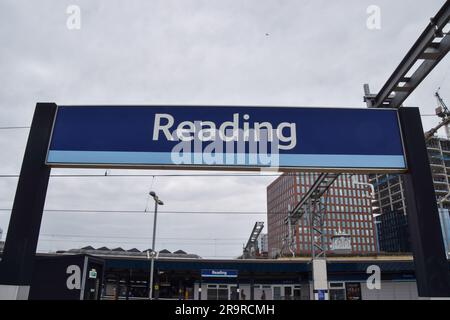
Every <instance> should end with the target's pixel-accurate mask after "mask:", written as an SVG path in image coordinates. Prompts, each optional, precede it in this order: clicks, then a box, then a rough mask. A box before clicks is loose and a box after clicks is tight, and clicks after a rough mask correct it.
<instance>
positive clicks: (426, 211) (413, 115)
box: [398, 108, 450, 297]
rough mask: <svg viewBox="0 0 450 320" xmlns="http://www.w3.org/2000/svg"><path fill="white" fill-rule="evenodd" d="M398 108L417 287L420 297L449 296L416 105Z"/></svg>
mask: <svg viewBox="0 0 450 320" xmlns="http://www.w3.org/2000/svg"><path fill="white" fill-rule="evenodd" d="M398 112H399V117H400V123H401V128H402V132H403V141H404V145H405V152H406V158H407V162H408V173H407V174H405V175H404V179H403V182H404V186H405V199H406V211H407V216H408V225H409V230H410V236H411V245H412V250H413V255H414V264H415V274H416V280H417V290H418V293H419V296H420V297H450V273H449V264H448V262H447V258H446V255H445V250H444V243H443V240H442V233H441V226H440V220H439V214H438V208H437V204H436V196H435V193H434V185H433V177H432V175H431V169H430V163H429V160H428V152H427V148H426V144H425V139H424V135H423V128H422V122H421V119H420V113H419V108H400V109H399V111H398Z"/></svg>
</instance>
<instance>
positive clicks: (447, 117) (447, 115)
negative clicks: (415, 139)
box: [425, 89, 450, 141]
mask: <svg viewBox="0 0 450 320" xmlns="http://www.w3.org/2000/svg"><path fill="white" fill-rule="evenodd" d="M434 95H435V97H436V99H437V102H438V107H437V108H436V110H435V111H436V115H437V116H438V117H440V118H442V121H441V122H439V124H438V125H437V126H435V127H434V128H432V129H430V130H428V131H427V132H425V141H428V140H430V139H431V138H432V137H433V136H434V134H435V133H436V132H437V131H438V130H439V129H440V128H442V127H444V128H445V134H446V135H447V137H448V138H450V126H449V125H450V110H448V108H447V105H446V104H445V102H444V100H443V99H442V97H441V96H440V95H439V89H438V90H437V91H436V92H435V94H434Z"/></svg>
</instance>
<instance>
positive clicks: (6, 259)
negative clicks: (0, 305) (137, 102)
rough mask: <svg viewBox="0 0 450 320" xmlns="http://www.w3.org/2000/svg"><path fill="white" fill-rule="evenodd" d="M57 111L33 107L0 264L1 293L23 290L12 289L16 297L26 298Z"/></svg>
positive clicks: (41, 105)
mask: <svg viewBox="0 0 450 320" xmlns="http://www.w3.org/2000/svg"><path fill="white" fill-rule="evenodd" d="M56 108H57V107H56V104H54V103H38V104H37V105H36V109H35V112H34V116H33V122H32V124H31V129H30V133H29V136H28V142H27V146H26V149H25V155H24V158H23V162H22V168H21V171H20V177H19V181H18V184H17V189H16V195H15V198H14V204H13V209H12V212H11V219H10V221H9V227H8V234H7V236H6V243H5V248H4V251H3V259H2V261H1V263H0V265H1V272H0V284H1V285H4V286H3V287H1V286H0V290H3V289H5V290H6V291H9V292H11V291H10V290H9V289H11V286H16V287H18V288H19V287H25V291H22V293H20V291H21V290H20V289H17V290H15V292H16V294H15V295H16V297H15V298H22V299H26V298H28V290H29V286H30V284H31V279H32V274H33V264H34V256H35V254H36V248H37V243H38V238H39V230H40V227H41V220H42V213H43V210H44V204H45V196H46V194H47V186H48V182H49V178H50V167H48V166H46V165H45V158H46V155H47V149H48V145H49V141H50V135H51V130H52V126H53V120H54V117H55V114H56ZM5 286H9V287H10V288H9V289H6V287H5ZM26 288H28V289H26ZM13 291H14V290H13ZM0 294H1V293H0ZM10 298H11V299H15V298H14V297H10Z"/></svg>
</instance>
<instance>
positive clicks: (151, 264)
mask: <svg viewBox="0 0 450 320" xmlns="http://www.w3.org/2000/svg"><path fill="white" fill-rule="evenodd" d="M149 194H150V195H151V196H152V198H153V200H155V214H154V217H153V240H152V252H151V260H150V286H149V287H150V288H149V289H150V292H149V295H148V296H149V299H150V300H152V299H153V273H154V267H155V255H156V253H155V242H156V219H157V217H158V205H161V206H162V205H164V202H162V201H161V200H160V199H159V198H158V196H157V195H156V194H155V193H154V192H153V191H150V193H149Z"/></svg>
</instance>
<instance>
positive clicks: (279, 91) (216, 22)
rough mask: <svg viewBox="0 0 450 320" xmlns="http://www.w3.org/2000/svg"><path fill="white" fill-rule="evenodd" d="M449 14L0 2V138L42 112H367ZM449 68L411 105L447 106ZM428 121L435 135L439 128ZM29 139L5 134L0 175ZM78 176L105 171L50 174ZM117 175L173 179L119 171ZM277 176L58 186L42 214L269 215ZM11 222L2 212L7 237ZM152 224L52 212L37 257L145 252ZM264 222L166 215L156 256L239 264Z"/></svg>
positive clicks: (63, 182)
mask: <svg viewBox="0 0 450 320" xmlns="http://www.w3.org/2000/svg"><path fill="white" fill-rule="evenodd" d="M443 3H444V1H443V0H432V1H431V0H429V1H420V0H413V1H412V0H395V1H392V0H371V1H365V0H327V1H320V0H283V1H279V0H276V1H275V0H273V1H267V0H245V1H244V0H233V1H231V0H229V1H228V0H221V1H216V0H204V1H200V0H195V1H194V0H177V1H171V0H161V1H156V0H131V1H119V0H102V1H99V0H96V1H94V0H89V1H75V0H72V1H63V0H52V1H42V0H41V1H31V0H27V1H23V0H0V44H1V46H0V127H1V126H29V125H30V122H31V119H32V115H33V111H34V107H35V104H36V102H38V101H41V102H43V101H50V102H56V103H58V104H124V105H127V104H190V105H196V104H201V105H208V104H209V105H273V106H337V107H364V106H365V105H364V103H363V100H362V96H363V89H362V86H363V84H364V83H370V85H371V88H372V91H375V92H376V91H377V90H379V89H380V87H381V86H382V85H383V84H384V82H385V81H386V80H387V78H388V77H389V76H390V74H391V73H392V72H393V70H394V69H395V67H396V66H397V65H398V63H399V62H400V60H401V59H402V58H403V56H404V55H405V53H406V52H407V51H408V50H409V48H410V47H411V46H412V44H413V43H414V41H415V40H416V39H417V37H418V36H419V35H420V33H421V32H422V31H423V29H424V28H425V26H426V25H427V24H428V22H429V18H430V17H431V16H434V15H435V13H436V12H437V11H438V9H439V8H440V7H441V6H442V4H443ZM73 4H75V5H78V6H79V8H80V9H81V28H80V29H79V30H69V29H68V28H67V26H66V20H67V18H68V16H69V15H68V14H67V13H66V9H67V7H68V6H69V5H73ZM369 5H377V6H379V8H380V9H381V29H379V30H370V29H368V28H367V25H366V21H367V19H368V17H369V15H368V14H367V12H366V10H367V8H368V6H369ZM449 69H450V62H449V57H446V58H444V59H443V61H442V62H441V63H440V64H439V66H438V67H437V68H436V70H434V71H433V72H432V73H431V74H430V75H429V76H428V78H427V79H426V80H425V81H424V82H423V83H422V84H421V85H420V87H419V88H418V89H417V90H416V91H415V92H414V93H413V94H412V95H411V96H410V97H409V98H408V100H407V101H406V103H405V104H406V105H408V106H419V107H420V109H421V113H423V114H432V113H434V108H435V107H436V100H435V98H434V92H435V91H436V89H437V88H438V87H439V86H440V87H441V94H442V96H443V97H444V99H450V76H449V77H448V76H447V75H448V73H450V70H449ZM447 101H450V100H447ZM423 121H424V126H425V128H430V127H431V126H432V125H435V124H436V123H437V122H438V118H437V117H424V118H423ZM27 135H28V130H26V129H16V130H0V150H1V152H0V155H1V156H0V175H1V174H17V173H18V172H19V170H20V166H21V162H22V157H23V152H24V148H25V143H26V139H27ZM75 172H76V173H80V172H81V173H85V174H86V173H87V174H94V173H103V172H104V171H101V170H76V171H73V170H72V171H67V170H53V173H54V174H58V173H75ZM122 173H133V174H139V173H146V174H149V173H155V174H157V173H164V174H167V173H170V172H168V171H119V170H112V171H111V172H110V174H122ZM177 173H180V172H179V171H177ZM181 173H191V174H192V173H199V172H181ZM273 179H275V178H274V177H260V176H258V177H250V178H249V177H246V178H244V177H214V178H212V177H205V178H198V177H196V178H193V177H157V178H155V179H154V180H153V179H152V178H151V177H146V178H143V177H140V178H117V177H116V178H114V177H101V178H52V179H51V181H50V185H49V189H48V196H47V203H46V208H47V209H100V210H142V211H144V210H145V208H146V205H147V201H148V196H147V194H148V192H149V190H150V188H152V189H153V190H155V191H156V192H157V193H158V194H159V195H160V197H161V199H163V201H164V202H165V205H164V207H163V208H161V210H170V211H176V210H181V211H195V210H201V211H226V210H229V211H257V212H265V211H266V186H267V185H268V184H269V183H270V182H271V181H273ZM16 184H17V179H16V178H0V208H3V209H7V208H11V206H12V203H13V199H14V193H15V188H16ZM150 208H151V209H152V208H153V206H152V205H150ZM9 214H10V213H9V212H8V211H0V227H1V228H3V229H4V231H5V232H6V229H7V225H8V222H9ZM152 218H153V217H152V215H151V214H148V213H147V214H145V213H143V212H142V213H64V212H58V213H55V212H46V213H45V214H44V218H43V223H42V227H41V237H40V241H39V248H38V250H39V251H49V250H52V251H54V250H58V249H69V248H76V247H81V246H85V245H93V246H94V247H99V246H108V247H111V248H113V247H118V246H120V247H123V248H124V249H130V248H133V247H137V248H138V249H146V248H148V247H150V244H151V235H152V233H151V230H152ZM257 220H259V221H266V216H265V215H264V214H262V215H246V216H237V215H194V214H187V213H182V214H175V213H170V214H169V213H164V212H161V214H160V215H158V232H157V235H158V240H157V249H158V250H160V249H163V248H167V249H169V250H171V251H173V250H176V249H183V250H185V251H188V252H190V253H197V254H199V255H201V256H203V257H232V256H237V255H239V254H240V253H241V251H242V245H243V244H244V242H246V239H247V238H248V236H249V234H250V231H251V229H252V227H253V224H254V223H255V221H257ZM4 237H5V236H4ZM4 237H3V238H4Z"/></svg>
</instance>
